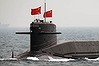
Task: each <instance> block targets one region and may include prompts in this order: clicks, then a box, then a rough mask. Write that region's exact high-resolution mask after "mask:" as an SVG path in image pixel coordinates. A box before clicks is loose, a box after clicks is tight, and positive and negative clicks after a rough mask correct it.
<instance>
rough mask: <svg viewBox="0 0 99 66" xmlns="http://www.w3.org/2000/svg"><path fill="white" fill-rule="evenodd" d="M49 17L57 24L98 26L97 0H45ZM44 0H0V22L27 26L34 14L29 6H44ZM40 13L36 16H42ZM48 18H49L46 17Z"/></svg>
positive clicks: (98, 1)
mask: <svg viewBox="0 0 99 66" xmlns="http://www.w3.org/2000/svg"><path fill="white" fill-rule="evenodd" d="M46 1H47V10H50V9H52V10H53V18H50V19H51V20H52V21H53V23H55V24H56V25H57V26H61V27H62V26H65V27H68V26H87V27H90V26H92V27H94V26H97V27H99V0H46ZM43 3H44V0H0V22H1V23H9V24H10V26H13V27H16V26H18V27H20V26H22V27H24V26H25V27H29V24H30V23H31V21H33V19H34V16H31V15H30V13H31V11H30V10H31V8H36V7H39V6H42V8H43V6H44V4H43ZM42 15H43V9H42V14H41V15H40V16H39V17H38V16H36V17H37V18H42ZM48 20H49V19H48Z"/></svg>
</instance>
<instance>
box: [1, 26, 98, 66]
mask: <svg viewBox="0 0 99 66" xmlns="http://www.w3.org/2000/svg"><path fill="white" fill-rule="evenodd" d="M20 31H22V32H23V31H27V32H28V31H29V28H2V29H0V66H99V60H85V61H83V60H74V61H45V60H26V59H24V60H23V59H22V60H21V59H20V60H9V59H5V58H11V51H14V55H15V56H16V55H18V54H20V53H22V52H25V51H27V50H29V47H30V42H29V41H30V35H22V34H21V35H17V34H15V32H20ZM57 31H60V32H62V34H61V35H57V36H58V41H60V40H63V41H77V40H99V28H98V27H89V28H88V27H79V28H77V27H75V28H74V27H66V28H57ZM38 39H39V38H38ZM2 59H5V60H2Z"/></svg>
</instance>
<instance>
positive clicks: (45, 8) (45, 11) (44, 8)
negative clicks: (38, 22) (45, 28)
mask: <svg viewBox="0 0 99 66" xmlns="http://www.w3.org/2000/svg"><path fill="white" fill-rule="evenodd" d="M44 13H46V0H45V2H44ZM44 16H46V14H44ZM44 20H45V22H46V17H44Z"/></svg>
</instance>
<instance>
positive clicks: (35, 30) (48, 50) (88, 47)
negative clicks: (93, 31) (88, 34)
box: [16, 21, 99, 59]
mask: <svg viewBox="0 0 99 66" xmlns="http://www.w3.org/2000/svg"><path fill="white" fill-rule="evenodd" d="M16 34H30V50H29V51H27V52H24V53H22V54H20V55H18V56H17V58H23V57H28V56H29V57H34V56H36V57H39V56H42V55H50V56H58V57H63V58H73V59H77V58H92V59H95V58H97V57H99V41H70V42H64V43H60V44H58V43H57V35H56V34H61V33H60V32H56V25H55V24H53V23H52V22H43V21H39V22H32V23H31V24H30V32H17V33H16Z"/></svg>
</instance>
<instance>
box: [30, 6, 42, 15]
mask: <svg viewBox="0 0 99 66" xmlns="http://www.w3.org/2000/svg"><path fill="white" fill-rule="evenodd" d="M37 14H41V7H38V8H35V9H31V15H37Z"/></svg>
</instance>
